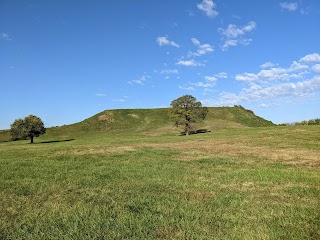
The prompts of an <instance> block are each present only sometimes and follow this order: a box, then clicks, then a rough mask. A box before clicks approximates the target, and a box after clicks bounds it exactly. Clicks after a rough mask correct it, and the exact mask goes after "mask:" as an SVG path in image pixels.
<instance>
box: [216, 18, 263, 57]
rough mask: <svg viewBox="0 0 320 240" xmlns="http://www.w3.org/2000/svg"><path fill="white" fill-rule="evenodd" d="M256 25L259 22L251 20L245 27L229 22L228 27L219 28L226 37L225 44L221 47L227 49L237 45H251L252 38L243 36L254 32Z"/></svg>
mask: <svg viewBox="0 0 320 240" xmlns="http://www.w3.org/2000/svg"><path fill="white" fill-rule="evenodd" d="M256 27H257V24H256V23H255V22H254V21H251V22H249V23H248V24H247V25H245V26H243V27H238V26H236V25H234V24H229V25H228V27H227V28H226V29H223V28H219V29H218V31H219V32H220V33H221V34H222V35H223V36H224V37H225V39H226V40H225V41H224V43H223V45H222V46H221V49H222V50H223V51H225V50H227V49H228V48H229V47H234V46H237V45H242V46H246V45H249V44H250V43H251V42H252V39H249V38H244V37H243V36H244V35H245V34H247V33H249V32H252V31H253V30H254V29H255V28H256Z"/></svg>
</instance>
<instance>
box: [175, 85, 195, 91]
mask: <svg viewBox="0 0 320 240" xmlns="http://www.w3.org/2000/svg"><path fill="white" fill-rule="evenodd" d="M178 88H179V89H181V90H188V91H194V90H195V89H194V87H186V86H178Z"/></svg>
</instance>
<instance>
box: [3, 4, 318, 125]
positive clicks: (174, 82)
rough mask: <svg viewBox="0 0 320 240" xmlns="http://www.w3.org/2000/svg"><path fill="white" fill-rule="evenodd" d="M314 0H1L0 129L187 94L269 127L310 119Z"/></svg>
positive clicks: (313, 107)
mask: <svg viewBox="0 0 320 240" xmlns="http://www.w3.org/2000/svg"><path fill="white" fill-rule="evenodd" d="M319 23H320V1H318V0H308V1H307V0H290V1H289V0H288V1H285V0H284V1H281V0H279V1H277V0H261V1H260V0H259V1H254V0H243V1H235V0H220V1H218V0H217V1H211V0H203V1H202V0H184V1H168V0H163V1H150V0H135V1H132V0H124V1H117V0H108V1H102V0H101V1H100V0H95V1H62V0H57V1H37V0H26V1H15V0H14V1H11V0H3V1H0V83H1V85H0V86H1V94H0V129H5V128H9V127H10V124H11V123H12V122H13V121H14V119H16V118H21V117H25V116H27V115H28V114H35V115H37V116H39V117H40V118H42V120H43V121H44V122H45V124H46V125H47V126H55V125H63V124H68V123H73V122H77V121H81V120H83V119H85V118H87V117H89V116H91V115H94V114H96V113H98V112H101V111H103V110H104V109H116V108H155V107H168V106H169V105H170V102H171V100H173V99H175V98H177V97H180V96H181V95H184V94H191V95H193V96H195V97H196V98H197V99H198V100H200V101H202V103H203V104H204V105H206V106H233V105H243V106H244V107H245V108H248V109H252V110H253V111H254V112H255V113H256V114H257V115H259V116H261V117H263V118H266V119H268V120H271V121H273V122H275V123H280V122H292V121H301V120H303V119H311V118H316V117H320V107H319V105H320V45H319V42H320V28H319V26H318V25H319Z"/></svg>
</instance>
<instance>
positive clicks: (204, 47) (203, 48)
mask: <svg viewBox="0 0 320 240" xmlns="http://www.w3.org/2000/svg"><path fill="white" fill-rule="evenodd" d="M191 41H192V43H193V44H194V45H195V46H197V47H198V50H197V51H196V52H189V53H188V57H199V56H202V55H204V54H206V53H209V52H213V51H214V47H213V46H211V45H210V44H208V43H206V44H201V43H200V41H199V40H198V39H196V38H192V39H191Z"/></svg>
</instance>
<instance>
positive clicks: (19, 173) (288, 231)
mask: <svg viewBox="0 0 320 240" xmlns="http://www.w3.org/2000/svg"><path fill="white" fill-rule="evenodd" d="M134 118H136V117H134ZM69 128H70V129H71V127H69ZM61 129H63V128H56V129H49V131H48V134H46V135H43V136H41V137H39V138H36V139H35V144H33V145H31V144H29V141H16V142H1V143H0V169H1V172H0V239H320V171H319V170H320V126H300V127H278V126H274V127H259V128H258V127H257V128H233V129H221V130H218V131H211V132H209V133H205V134H196V135H191V136H189V137H185V136H177V134H172V133H170V134H165V135H161V134H154V135H153V134H146V133H145V129H142V131H141V132H137V131H136V130H135V131H131V132H127V131H120V132H119V131H112V130H111V131H104V132H103V131H96V132H94V133H93V132H90V131H88V132H86V131H83V132H77V131H69V132H67V131H62V130H61Z"/></svg>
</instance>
